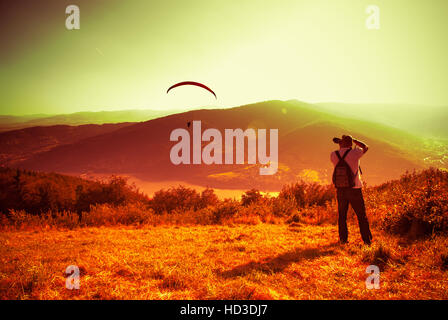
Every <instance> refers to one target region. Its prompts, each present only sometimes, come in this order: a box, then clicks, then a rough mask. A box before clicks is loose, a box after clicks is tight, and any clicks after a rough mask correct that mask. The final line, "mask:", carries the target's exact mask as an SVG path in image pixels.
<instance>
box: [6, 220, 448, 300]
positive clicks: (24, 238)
mask: <svg viewBox="0 0 448 320" xmlns="http://www.w3.org/2000/svg"><path fill="white" fill-rule="evenodd" d="M349 231H350V239H351V243H350V244H349V245H347V246H339V245H338V244H337V243H336V241H337V228H336V226H334V225H321V226H316V225H305V224H293V225H284V224H279V225H275V224H258V225H229V226H227V225H224V226H219V225H218V226H193V227H191V226H188V227H187V226H180V227H177V226H159V227H151V226H145V227H141V228H126V227H107V228H95V227H91V228H83V229H80V230H73V231H70V230H65V231H63V230H46V231H45V232H37V231H8V232H2V233H0V261H1V263H0V298H1V299H448V280H447V279H448V277H447V275H448V274H447V271H446V265H447V263H446V262H447V260H446V259H447V249H446V248H447V247H448V241H447V239H446V238H433V239H430V240H425V241H419V242H403V241H401V240H400V239H397V238H394V237H390V236H387V235H385V234H380V233H378V232H377V231H374V232H373V237H374V239H375V244H374V245H373V246H372V247H370V248H369V247H362V246H361V245H360V241H359V240H358V238H359V236H358V230H357V226H356V225H355V224H351V225H350V227H349ZM37 244H38V245H37ZM371 264H374V265H379V266H380V272H381V274H380V289H373V290H368V289H366V285H365V281H366V278H367V276H368V274H367V273H366V268H367V266H369V265H371ZM69 265H76V266H78V267H79V269H80V275H81V277H80V289H79V290H67V289H66V288H65V281H66V274H65V273H64V272H65V269H66V268H67V267H68V266H69Z"/></svg>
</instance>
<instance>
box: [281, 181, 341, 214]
mask: <svg viewBox="0 0 448 320" xmlns="http://www.w3.org/2000/svg"><path fill="white" fill-rule="evenodd" d="M279 197H282V198H294V199H295V201H296V205H297V208H304V207H307V206H314V205H317V206H323V205H325V204H326V203H327V202H329V201H331V200H333V199H335V192H334V188H333V187H332V186H330V185H329V186H322V185H320V184H318V183H305V182H303V181H301V182H297V183H295V184H290V185H286V186H284V187H283V189H282V190H281V192H280V194H279Z"/></svg>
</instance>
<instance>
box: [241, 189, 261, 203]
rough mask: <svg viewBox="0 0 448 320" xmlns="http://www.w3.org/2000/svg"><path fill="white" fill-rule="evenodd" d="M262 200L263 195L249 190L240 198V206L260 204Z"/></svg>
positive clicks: (254, 190) (255, 190)
mask: <svg viewBox="0 0 448 320" xmlns="http://www.w3.org/2000/svg"><path fill="white" fill-rule="evenodd" d="M262 199H263V195H262V194H261V193H260V191H258V190H257V189H251V190H249V191H246V192H245V193H243V195H242V196H241V204H242V205H243V206H245V207H247V206H249V205H250V204H252V203H258V202H261V200H262Z"/></svg>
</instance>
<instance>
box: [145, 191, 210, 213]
mask: <svg viewBox="0 0 448 320" xmlns="http://www.w3.org/2000/svg"><path fill="white" fill-rule="evenodd" d="M217 203H218V197H217V196H216V195H215V192H214V190H213V189H209V188H207V189H205V190H204V191H203V192H202V193H201V194H199V193H198V192H197V191H196V190H194V189H191V188H186V187H184V186H182V185H180V186H178V187H176V188H169V189H168V190H165V189H162V190H159V191H157V192H156V193H155V194H154V197H153V198H152V199H151V200H150V201H149V206H150V208H152V209H153V210H154V211H155V212H156V213H158V214H162V213H164V212H166V213H171V212H173V211H174V210H179V209H181V210H190V209H194V210H199V209H202V208H206V207H207V206H215V205H216V204H217Z"/></svg>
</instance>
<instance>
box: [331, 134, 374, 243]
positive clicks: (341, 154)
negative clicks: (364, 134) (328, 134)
mask: <svg viewBox="0 0 448 320" xmlns="http://www.w3.org/2000/svg"><path fill="white" fill-rule="evenodd" d="M333 142H334V143H337V144H339V150H336V151H333V152H332V153H331V155H330V159H331V162H332V163H333V165H334V172H333V184H334V185H335V187H336V189H337V200H338V213H339V218H338V228H339V240H340V243H342V244H345V243H347V241H348V229H347V211H348V205H349V204H350V205H351V206H352V208H353V210H354V211H355V213H356V216H357V218H358V224H359V230H360V232H361V237H362V240H363V241H364V243H365V244H367V245H370V244H371V242H372V234H371V232H370V228H369V221H368V220H367V215H366V207H365V204H364V197H363V195H362V180H361V174H360V167H359V159H360V158H361V157H362V156H363V155H364V154H365V153H366V152H367V150H368V149H369V147H368V146H367V145H366V144H365V143H363V142H361V141H359V140H356V139H353V138H352V137H351V136H349V135H344V136H342V139H340V138H333ZM353 143H355V145H356V146H355V148H352V146H353Z"/></svg>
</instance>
